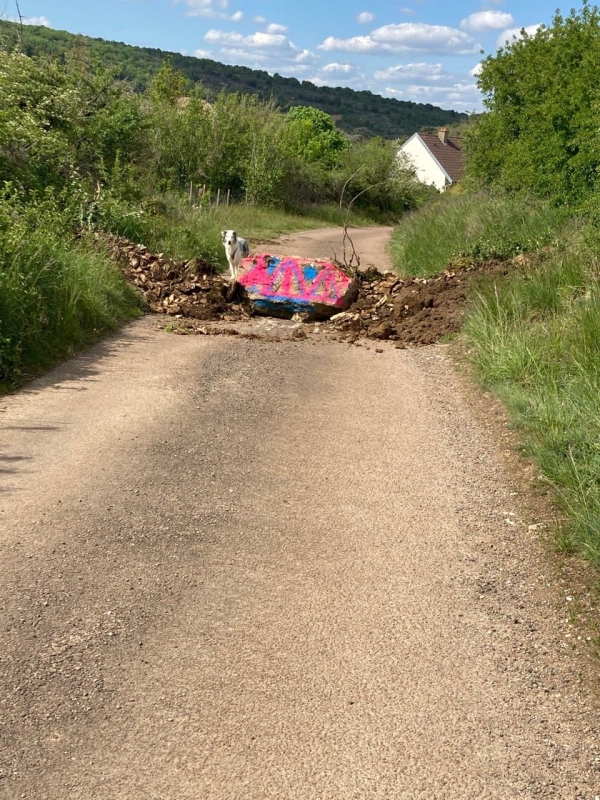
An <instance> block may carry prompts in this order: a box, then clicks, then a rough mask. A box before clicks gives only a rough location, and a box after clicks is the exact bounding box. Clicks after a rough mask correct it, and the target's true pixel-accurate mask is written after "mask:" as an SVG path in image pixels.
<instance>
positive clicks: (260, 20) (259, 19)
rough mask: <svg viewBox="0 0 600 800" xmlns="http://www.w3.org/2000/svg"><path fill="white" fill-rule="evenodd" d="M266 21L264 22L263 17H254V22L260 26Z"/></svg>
mask: <svg viewBox="0 0 600 800" xmlns="http://www.w3.org/2000/svg"><path fill="white" fill-rule="evenodd" d="M266 21H267V20H266V18H265V17H254V22H257V23H258V24H259V25H262V24H263V22H266Z"/></svg>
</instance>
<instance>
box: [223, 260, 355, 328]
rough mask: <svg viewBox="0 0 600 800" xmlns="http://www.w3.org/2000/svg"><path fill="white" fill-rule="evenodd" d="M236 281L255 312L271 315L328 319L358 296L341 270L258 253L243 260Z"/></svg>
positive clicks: (352, 282) (318, 261) (315, 262)
mask: <svg viewBox="0 0 600 800" xmlns="http://www.w3.org/2000/svg"><path fill="white" fill-rule="evenodd" d="M237 281H238V283H239V284H240V285H241V286H243V287H244V289H245V290H246V293H247V294H248V297H249V299H250V300H251V302H252V306H253V308H254V310H255V311H256V312H257V313H260V314H268V315H271V316H284V317H291V316H293V315H294V314H297V313H300V314H305V315H307V316H308V317H310V318H313V319H314V318H324V317H325V318H326V317H331V316H332V315H333V314H337V313H339V312H340V311H345V310H346V309H347V308H348V306H349V305H350V303H352V302H353V300H355V299H356V297H357V295H358V287H357V285H356V283H355V282H354V281H353V280H352V278H351V277H350V276H349V275H348V274H347V273H346V272H344V270H343V269H341V268H340V267H338V266H336V265H335V264H332V263H331V262H330V261H320V260H315V259H308V258H298V257H295V256H275V255H269V254H268V253H261V254H260V255H257V256H251V257H250V258H245V259H244V260H243V261H242V264H241V267H240V269H239V271H238V279H237Z"/></svg>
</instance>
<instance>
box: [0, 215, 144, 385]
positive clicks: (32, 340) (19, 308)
mask: <svg viewBox="0 0 600 800" xmlns="http://www.w3.org/2000/svg"><path fill="white" fill-rule="evenodd" d="M5 244H6V243H5ZM140 309H141V304H140V300H139V298H138V296H137V294H136V293H135V292H134V290H133V289H132V288H131V287H129V286H128V285H127V284H126V283H125V281H124V280H123V277H122V275H121V273H120V271H119V270H118V269H117V268H116V267H115V265H114V264H113V263H111V262H110V261H109V260H108V259H107V258H105V257H103V256H102V255H101V254H99V253H95V252H92V251H91V250H90V249H89V248H88V247H87V246H86V245H85V243H79V244H76V245H73V243H72V242H66V241H61V240H57V239H56V238H52V236H51V235H50V234H49V233H47V235H44V231H43V230H41V231H39V232H38V234H37V235H36V236H34V237H32V238H30V239H23V240H22V241H21V242H19V243H18V244H17V246H16V247H13V248H10V247H7V246H5V247H2V241H1V240H0V390H4V391H6V390H9V389H12V388H15V387H16V386H18V385H19V384H21V383H23V382H24V381H26V380H28V379H29V378H31V377H33V376H34V375H36V374H38V373H39V372H40V371H41V370H43V369H46V368H48V367H49V366H52V365H53V364H55V363H57V362H58V361H59V360H60V359H62V358H64V357H66V356H68V355H70V354H71V353H73V352H74V351H75V350H76V349H78V348H80V347H82V346H83V345H85V344H88V343H90V342H92V341H94V340H95V339H97V338H99V337H100V336H101V335H102V334H103V333H106V332H107V331H110V330H114V329H115V328H116V327H117V325H118V324H119V323H121V322H123V321H125V320H129V319H132V318H134V317H136V316H138V315H139V314H140Z"/></svg>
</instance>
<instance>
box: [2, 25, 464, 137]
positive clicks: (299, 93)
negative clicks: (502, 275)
mask: <svg viewBox="0 0 600 800" xmlns="http://www.w3.org/2000/svg"><path fill="white" fill-rule="evenodd" d="M18 31H19V27H18V26H17V25H16V24H15V23H12V22H6V21H4V20H0V42H1V43H2V44H3V46H5V47H12V46H14V44H16V42H17V41H18ZM22 46H23V50H24V52H25V53H27V54H28V55H32V56H52V57H54V58H58V59H64V58H65V56H66V54H67V53H69V51H72V50H73V49H74V48H76V47H78V48H81V47H84V48H85V50H86V52H87V53H88V54H89V55H90V56H92V57H94V58H97V59H99V60H100V62H101V63H102V64H104V65H106V66H111V67H115V68H116V69H117V70H118V75H119V77H121V78H122V79H124V80H127V81H130V82H131V83H132V85H133V86H134V87H135V88H136V90H138V91H141V90H143V89H145V88H146V86H147V85H148V83H149V82H150V81H151V79H152V77H153V76H154V75H155V74H156V72H157V71H158V70H159V69H160V66H161V64H162V63H163V61H164V60H165V59H167V58H168V59H170V60H171V61H172V63H173V66H174V67H175V68H176V69H177V70H179V71H180V72H181V73H183V74H184V75H185V76H186V77H187V78H188V79H189V80H190V81H194V82H196V81H200V82H201V83H202V84H203V85H204V86H205V87H206V90H207V93H208V94H209V95H214V94H217V93H218V92H220V91H221V90H222V89H225V90H226V91H231V92H236V91H237V92H245V93H249V94H258V95H259V96H260V97H262V98H265V99H267V98H271V97H272V98H274V99H275V101H276V102H277V104H278V105H279V106H280V107H281V108H283V109H285V108H287V107H289V106H298V105H311V106H315V107H316V108H320V109H321V110H323V111H326V112H327V113H328V114H331V115H332V116H333V117H334V118H335V119H336V121H337V124H338V125H339V127H340V128H341V129H342V130H344V131H345V132H346V133H348V134H354V135H364V136H383V137H385V138H387V139H396V138H400V137H406V136H410V135H411V134H413V133H415V131H418V130H421V128H424V127H437V126H439V125H451V124H454V123H458V122H461V121H463V120H465V119H467V115H466V114H462V113H459V112H456V111H444V110H443V109H441V108H437V107H435V106H432V105H430V104H429V103H427V104H423V103H412V102H405V101H401V100H395V99H392V98H385V97H381V96H380V95H377V94H373V93H372V92H368V91H362V92H357V91H355V90H354V89H346V88H341V87H336V88H332V87H329V86H315V85H314V84H313V83H310V82H309V81H302V82H301V81H298V80H297V79H296V78H283V77H281V76H280V75H278V74H275V75H269V74H268V73H267V72H264V71H262V70H253V69H249V68H248V67H237V66H228V65H226V64H220V63H219V62H218V61H211V60H209V59H204V58H194V57H192V56H182V55H181V54H180V53H168V52H164V51H162V50H158V49H154V48H150V47H132V46H131V45H126V44H122V43H120V42H109V41H105V40H104V39H92V38H89V37H86V36H78V35H75V34H72V33H68V32H67V31H57V30H52V29H51V28H43V27H36V26H25V27H24V28H23V43H22Z"/></svg>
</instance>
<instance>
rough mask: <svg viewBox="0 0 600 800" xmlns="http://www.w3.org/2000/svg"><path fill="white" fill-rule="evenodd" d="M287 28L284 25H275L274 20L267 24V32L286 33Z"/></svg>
mask: <svg viewBox="0 0 600 800" xmlns="http://www.w3.org/2000/svg"><path fill="white" fill-rule="evenodd" d="M287 30H288V29H287V28H286V26H285V25H277V23H276V22H271V24H270V25H267V33H287Z"/></svg>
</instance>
